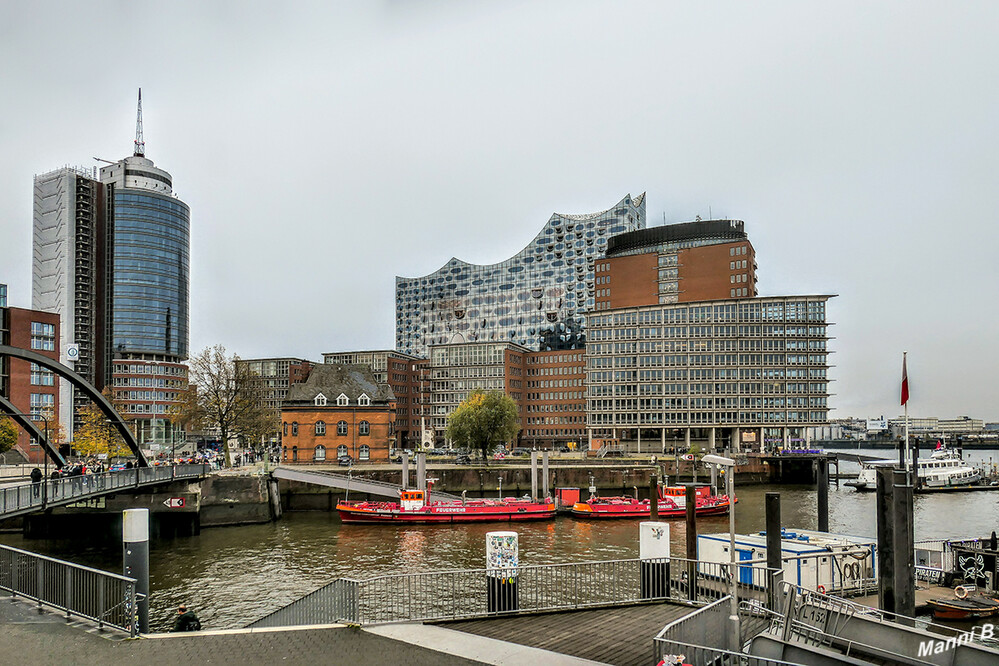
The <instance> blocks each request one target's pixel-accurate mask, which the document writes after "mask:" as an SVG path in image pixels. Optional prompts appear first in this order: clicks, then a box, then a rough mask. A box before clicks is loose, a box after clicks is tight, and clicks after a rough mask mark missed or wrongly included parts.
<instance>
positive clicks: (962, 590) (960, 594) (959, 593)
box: [954, 585, 968, 599]
mask: <svg viewBox="0 0 999 666" xmlns="http://www.w3.org/2000/svg"><path fill="white" fill-rule="evenodd" d="M954 596H955V597H957V598H958V599H967V598H968V588H966V587H965V586H964V585H958V586H957V587H955V588H954Z"/></svg>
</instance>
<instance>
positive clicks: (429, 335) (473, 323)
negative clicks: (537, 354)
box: [396, 193, 645, 356]
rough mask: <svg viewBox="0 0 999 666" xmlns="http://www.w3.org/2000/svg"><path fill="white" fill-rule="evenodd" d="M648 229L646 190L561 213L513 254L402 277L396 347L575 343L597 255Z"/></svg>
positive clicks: (413, 350)
mask: <svg viewBox="0 0 999 666" xmlns="http://www.w3.org/2000/svg"><path fill="white" fill-rule="evenodd" d="M643 228H645V194H644V193H643V194H641V195H639V196H637V197H631V195H628V196H626V197H624V198H623V199H621V201H619V202H618V203H617V205H615V206H613V207H612V208H608V209H607V210H604V211H600V212H597V213H590V214H585V215H567V214H562V213H555V214H553V215H552V216H551V218H549V220H548V222H547V223H546V224H545V226H544V227H543V228H542V229H541V231H540V232H539V233H538V235H537V236H535V238H534V240H533V241H532V242H531V243H529V244H528V245H527V247H525V248H524V249H523V250H521V251H520V252H518V253H517V254H516V255H514V256H513V257H510V258H509V259H507V260H505V261H502V262H499V263H497V264H490V265H477V264H469V263H466V262H464V261H461V260H459V259H456V258H452V259H451V260H450V261H448V262H447V263H446V264H445V265H444V266H443V267H441V268H440V269H438V270H437V271H435V272H433V273H430V274H428V275H424V276H422V277H414V278H405V277H396V348H397V349H399V350H400V351H403V352H406V353H409V354H416V355H420V356H426V355H427V353H428V348H429V347H430V345H443V344H451V343H464V342H510V343H514V344H517V345H521V346H523V347H527V348H529V349H532V350H554V349H576V348H581V347H582V346H583V345H584V344H585V341H586V337H585V333H584V330H583V329H584V317H583V313H584V312H586V311H587V310H589V309H591V308H592V307H593V304H594V272H593V271H594V262H595V260H596V259H598V258H599V257H601V256H603V253H604V250H605V249H606V247H607V244H608V239H609V238H610V237H611V236H613V235H615V234H619V233H623V232H627V231H635V230H638V229H643Z"/></svg>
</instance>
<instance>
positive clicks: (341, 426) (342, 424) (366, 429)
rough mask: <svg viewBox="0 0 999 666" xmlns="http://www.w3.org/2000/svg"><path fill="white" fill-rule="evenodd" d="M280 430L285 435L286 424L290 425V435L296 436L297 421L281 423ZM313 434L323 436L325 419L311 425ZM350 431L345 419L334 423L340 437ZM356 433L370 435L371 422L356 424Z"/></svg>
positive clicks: (286, 431) (286, 432) (286, 430)
mask: <svg viewBox="0 0 999 666" xmlns="http://www.w3.org/2000/svg"><path fill="white" fill-rule="evenodd" d="M281 425H282V431H283V432H284V434H285V435H287V434H288V426H289V425H291V435H292V437H298V421H292V422H291V423H290V424H289V423H287V422H285V423H282V424H281ZM313 430H314V431H315V434H316V435H318V436H323V435H325V434H326V421H316V423H315V425H314V426H313ZM349 432H350V426H349V425H348V424H347V422H346V421H339V422H337V424H336V434H337V435H338V436H340V437H343V436H346V435H347V434H348V433H349ZM357 434H358V435H370V434H371V424H370V423H368V422H367V421H361V422H360V423H358V424H357Z"/></svg>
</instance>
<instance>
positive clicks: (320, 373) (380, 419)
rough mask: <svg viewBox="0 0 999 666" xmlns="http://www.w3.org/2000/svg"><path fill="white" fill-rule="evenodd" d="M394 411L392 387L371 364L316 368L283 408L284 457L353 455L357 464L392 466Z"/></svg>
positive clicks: (307, 459)
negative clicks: (383, 380) (390, 464)
mask: <svg viewBox="0 0 999 666" xmlns="http://www.w3.org/2000/svg"><path fill="white" fill-rule="evenodd" d="M395 412H396V399H395V394H394V393H393V392H392V388H391V387H390V386H389V385H388V384H387V383H384V382H378V381H377V379H376V378H375V376H374V374H373V373H372V371H371V368H370V367H368V366H367V365H341V364H338V363H324V364H322V365H317V366H316V367H315V368H314V369H313V370H312V374H310V375H309V379H308V380H307V381H306V382H305V383H302V384H296V385H294V386H292V387H291V388H290V389H289V391H288V397H287V398H286V399H285V400H284V402H283V403H282V405H281V432H282V451H281V459H282V461H283V462H286V463H323V462H326V461H333V460H335V459H336V458H338V457H340V456H344V455H349V456H350V457H351V458H352V459H354V460H355V461H358V462H368V461H370V462H388V460H389V453H390V451H391V450H392V449H393V448H395V438H396V435H395Z"/></svg>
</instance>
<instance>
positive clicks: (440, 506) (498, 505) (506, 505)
mask: <svg viewBox="0 0 999 666" xmlns="http://www.w3.org/2000/svg"><path fill="white" fill-rule="evenodd" d="M429 494H430V487H429V486H428V488H427V490H426V491H425V492H424V491H422V490H400V491H399V501H398V502H339V503H338V504H337V505H336V509H337V511H338V512H339V513H340V520H341V521H343V522H345V523H485V522H511V521H512V522H519V521H526V520H549V519H551V518H554V517H555V502H554V501H552V499H551V498H548V499H545V500H544V501H541V502H535V501H533V500H529V499H516V498H510V499H470V500H464V499H462V500H451V501H445V502H427V501H426V497H427V496H428V495H429Z"/></svg>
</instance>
